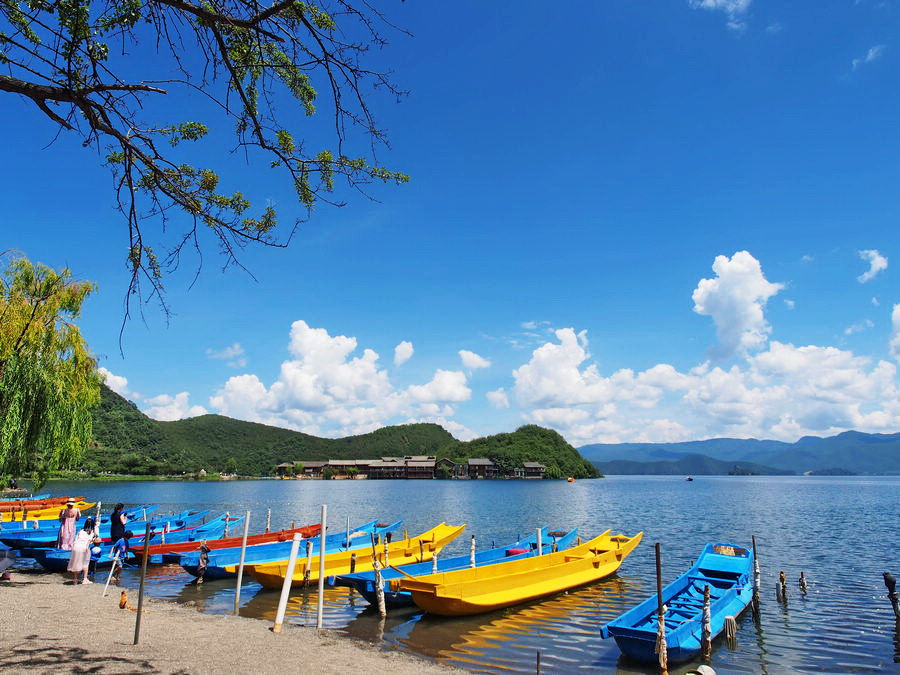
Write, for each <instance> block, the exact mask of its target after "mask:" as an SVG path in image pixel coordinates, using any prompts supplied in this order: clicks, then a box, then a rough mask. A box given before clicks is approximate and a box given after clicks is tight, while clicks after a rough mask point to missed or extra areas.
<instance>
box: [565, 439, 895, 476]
mask: <svg viewBox="0 0 900 675" xmlns="http://www.w3.org/2000/svg"><path fill="white" fill-rule="evenodd" d="M579 451H580V452H581V454H582V456H583V457H584V458H585V459H587V460H589V461H591V462H593V463H594V465H595V466H597V468H598V469H600V471H602V472H603V473H608V474H617V473H627V474H634V473H648V474H682V473H684V474H698V475H702V474H710V473H714V474H719V473H722V474H727V473H729V472H730V471H732V470H733V469H734V467H735V465H737V466H738V467H739V468H740V469H747V470H749V471H751V472H752V473H761V474H777V473H809V472H817V473H822V474H840V473H864V474H897V473H900V434H865V433H862V432H859V431H845V432H844V433H842V434H838V435H837V436H829V437H827V438H819V437H818V436H804V437H803V438H801V439H800V440H798V441H797V442H796V443H784V442H782V441H768V440H762V441H761V440H757V439H754V438H749V439H742V438H712V439H709V440H705V441H687V442H684V443H609V444H607V443H595V444H592V445H585V446H582V447H581V448H579Z"/></svg>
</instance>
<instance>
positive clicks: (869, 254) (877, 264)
mask: <svg viewBox="0 0 900 675" xmlns="http://www.w3.org/2000/svg"><path fill="white" fill-rule="evenodd" d="M859 257H860V258H862V259H863V260H867V261H868V262H869V269H868V270H866V271H865V272H863V273H862V274H860V275H859V276H858V277H856V280H857V281H858V282H859V283H861V284H864V283H866V282H867V281H871V280H872V279H874V278H875V275H876V274H878V273H879V272H881V271H883V270H886V269H887V266H888V259H887V258H885V257H884V256H883V255H881V254H880V253H879V252H878V251H877V250H875V249H869V250H866V251H859Z"/></svg>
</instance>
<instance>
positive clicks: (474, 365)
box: [459, 349, 491, 370]
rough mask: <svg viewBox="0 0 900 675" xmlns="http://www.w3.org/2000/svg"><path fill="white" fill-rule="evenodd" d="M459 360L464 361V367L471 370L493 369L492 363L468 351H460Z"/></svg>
mask: <svg viewBox="0 0 900 675" xmlns="http://www.w3.org/2000/svg"><path fill="white" fill-rule="evenodd" d="M459 358H460V359H461V360H462V364H463V367H464V368H468V369H469V370H477V369H478V368H490V367H491V362H490V361H488V360H487V359H485V358H483V357H481V356H479V355H478V354H476V353H475V352H470V351H469V350H468V349H460V350H459Z"/></svg>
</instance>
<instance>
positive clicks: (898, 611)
mask: <svg viewBox="0 0 900 675" xmlns="http://www.w3.org/2000/svg"><path fill="white" fill-rule="evenodd" d="M883 576H884V585H885V586H886V587H887V591H888V599H889V600H890V601H891V607H893V608H894V616H896V617H897V618H898V619H900V599H898V597H897V580H896V579H895V578H894V575H893V574H891V573H890V572H884V574H883Z"/></svg>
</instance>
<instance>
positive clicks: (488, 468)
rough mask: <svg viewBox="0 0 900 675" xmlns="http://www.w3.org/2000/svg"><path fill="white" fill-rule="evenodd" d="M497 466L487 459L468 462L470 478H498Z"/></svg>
mask: <svg viewBox="0 0 900 675" xmlns="http://www.w3.org/2000/svg"><path fill="white" fill-rule="evenodd" d="M497 472H498V469H497V465H496V464H494V463H493V462H492V461H491V460H489V459H488V458H487V457H473V458H472V459H470V460H469V462H468V473H469V478H473V479H475V478H496V477H497Z"/></svg>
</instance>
